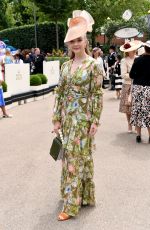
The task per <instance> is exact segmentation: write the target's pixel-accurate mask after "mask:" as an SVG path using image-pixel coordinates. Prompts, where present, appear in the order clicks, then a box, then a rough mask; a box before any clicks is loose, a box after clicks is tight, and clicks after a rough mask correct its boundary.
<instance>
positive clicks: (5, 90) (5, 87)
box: [2, 81, 7, 92]
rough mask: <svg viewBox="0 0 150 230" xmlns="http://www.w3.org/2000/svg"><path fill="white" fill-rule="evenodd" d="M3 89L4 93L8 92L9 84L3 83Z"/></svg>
mask: <svg viewBox="0 0 150 230" xmlns="http://www.w3.org/2000/svg"><path fill="white" fill-rule="evenodd" d="M2 88H3V92H7V84H6V82H4V81H3V82H2Z"/></svg>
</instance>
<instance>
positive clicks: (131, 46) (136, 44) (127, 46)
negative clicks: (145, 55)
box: [120, 40, 143, 53]
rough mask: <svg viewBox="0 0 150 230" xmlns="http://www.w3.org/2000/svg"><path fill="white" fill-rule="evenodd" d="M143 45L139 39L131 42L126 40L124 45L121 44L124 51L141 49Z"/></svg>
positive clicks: (121, 49)
mask: <svg viewBox="0 0 150 230" xmlns="http://www.w3.org/2000/svg"><path fill="white" fill-rule="evenodd" d="M142 45H143V42H141V41H139V40H134V41H131V42H126V43H125V44H124V45H122V46H120V51H122V52H125V53H126V52H131V51H134V50H137V49H139V48H140V47H141V46H142Z"/></svg>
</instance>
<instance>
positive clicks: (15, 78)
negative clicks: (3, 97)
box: [5, 63, 30, 95]
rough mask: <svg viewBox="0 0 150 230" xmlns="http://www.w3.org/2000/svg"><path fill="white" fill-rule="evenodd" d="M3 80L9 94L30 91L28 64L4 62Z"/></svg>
mask: <svg viewBox="0 0 150 230" xmlns="http://www.w3.org/2000/svg"><path fill="white" fill-rule="evenodd" d="M5 81H6V83H7V87H8V88H7V90H8V92H9V93H10V94H11V95H16V94H20V93H25V92H29V91H30V68H29V64H28V63H26V64H5Z"/></svg>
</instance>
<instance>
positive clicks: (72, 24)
mask: <svg viewBox="0 0 150 230" xmlns="http://www.w3.org/2000/svg"><path fill="white" fill-rule="evenodd" d="M93 24H94V20H93V18H92V16H91V15H90V14H89V13H88V12H87V11H85V10H83V11H81V10H75V11H73V18H69V19H68V23H67V25H68V27H69V28H68V31H67V34H66V37H65V40H64V42H65V43H67V42H70V41H71V40H74V39H76V38H79V37H82V36H83V35H85V34H86V33H87V32H91V31H92V25H93Z"/></svg>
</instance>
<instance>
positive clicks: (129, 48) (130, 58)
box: [119, 41, 142, 133]
mask: <svg viewBox="0 0 150 230" xmlns="http://www.w3.org/2000/svg"><path fill="white" fill-rule="evenodd" d="M141 44H142V43H141V42H140V41H132V42H127V43H125V44H124V45H122V46H121V47H120V50H121V51H122V52H124V53H125V58H123V59H122V60H121V77H122V78H123V85H122V92H121V100H120V108H119V112H121V113H125V114H126V118H127V122H128V132H129V133H131V132H132V126H131V124H130V117H131V103H130V101H129V97H130V95H131V82H132V81H131V78H130V77H129V73H130V70H131V67H132V65H133V62H134V59H135V57H136V50H137V49H138V48H139V47H140V46H141Z"/></svg>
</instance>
